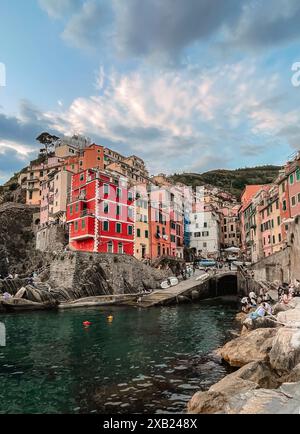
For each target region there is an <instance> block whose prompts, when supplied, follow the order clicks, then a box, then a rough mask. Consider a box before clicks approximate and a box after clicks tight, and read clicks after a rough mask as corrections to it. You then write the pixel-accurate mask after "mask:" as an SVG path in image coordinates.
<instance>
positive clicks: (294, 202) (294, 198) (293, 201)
mask: <svg viewBox="0 0 300 434" xmlns="http://www.w3.org/2000/svg"><path fill="white" fill-rule="evenodd" d="M295 205H296V196H293V197H292V206H295Z"/></svg>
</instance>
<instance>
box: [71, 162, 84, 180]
mask: <svg viewBox="0 0 300 434" xmlns="http://www.w3.org/2000/svg"><path fill="white" fill-rule="evenodd" d="M72 169H73V166H72ZM80 181H84V173H82V174H81V175H80Z"/></svg>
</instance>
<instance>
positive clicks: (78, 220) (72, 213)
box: [67, 169, 135, 255]
mask: <svg viewBox="0 0 300 434" xmlns="http://www.w3.org/2000/svg"><path fill="white" fill-rule="evenodd" d="M134 221H135V215H134V196H133V193H132V191H130V190H129V189H128V185H127V182H126V180H125V179H123V178H119V177H117V176H114V175H113V174H111V173H109V172H106V171H99V170H94V169H89V170H86V171H84V172H81V173H78V174H74V175H73V177H72V186H71V193H70V198H69V204H68V207H67V222H68V223H69V239H70V247H71V249H74V250H79V251H86V252H101V253H118V254H123V253H125V254H127V255H133V254H134V236H135V228H134Z"/></svg>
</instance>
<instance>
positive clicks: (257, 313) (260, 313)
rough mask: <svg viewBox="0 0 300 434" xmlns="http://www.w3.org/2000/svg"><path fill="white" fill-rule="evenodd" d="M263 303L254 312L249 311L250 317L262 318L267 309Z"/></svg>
mask: <svg viewBox="0 0 300 434" xmlns="http://www.w3.org/2000/svg"><path fill="white" fill-rule="evenodd" d="M263 304H264V303H262V304H261V305H259V306H258V308H257V309H256V311H255V312H252V313H250V318H251V319H257V318H263V317H264V316H265V315H266V312H267V311H266V308H265V307H264V306H263Z"/></svg>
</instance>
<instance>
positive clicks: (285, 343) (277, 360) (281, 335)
mask: <svg viewBox="0 0 300 434" xmlns="http://www.w3.org/2000/svg"><path fill="white" fill-rule="evenodd" d="M298 363H300V330H299V329H298V328H287V327H284V328H282V329H280V330H278V333H277V335H276V337H275V339H274V343H273V347H272V349H271V351H270V364H271V366H272V368H273V369H275V370H276V371H277V372H279V373H281V374H285V373H288V372H290V371H291V370H292V369H294V368H295V366H296V365H297V364H298Z"/></svg>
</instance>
